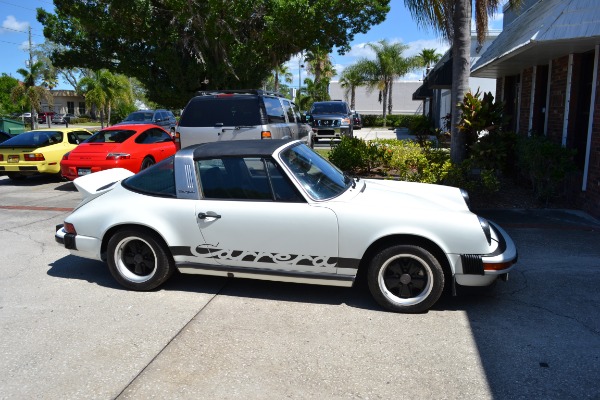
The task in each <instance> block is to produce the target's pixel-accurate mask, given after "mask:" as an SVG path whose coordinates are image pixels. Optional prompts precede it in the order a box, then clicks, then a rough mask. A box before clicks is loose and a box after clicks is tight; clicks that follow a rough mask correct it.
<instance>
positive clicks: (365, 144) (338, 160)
mask: <svg viewBox="0 0 600 400" xmlns="http://www.w3.org/2000/svg"><path fill="white" fill-rule="evenodd" d="M385 156H386V149H385V148H383V147H381V146H380V145H379V144H378V143H377V142H375V141H365V140H363V139H360V138H349V137H345V136H344V137H342V139H341V140H340V142H339V143H338V144H335V145H333V146H332V148H331V151H330V152H329V155H328V157H329V160H330V161H331V162H332V163H333V164H335V165H336V166H337V167H338V168H340V169H341V170H342V171H345V172H351V173H355V174H357V173H364V172H367V173H368V172H371V171H373V170H374V169H375V168H379V167H381V166H382V165H383V164H384V158H385Z"/></svg>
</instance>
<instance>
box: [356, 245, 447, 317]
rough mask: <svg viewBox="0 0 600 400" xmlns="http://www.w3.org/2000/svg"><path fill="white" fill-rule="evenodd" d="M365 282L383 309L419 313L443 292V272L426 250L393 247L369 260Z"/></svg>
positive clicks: (406, 246)
mask: <svg viewBox="0 0 600 400" xmlns="http://www.w3.org/2000/svg"><path fill="white" fill-rule="evenodd" d="M367 281H368V284H369V290H370V292H371V295H372V296H373V298H374V299H375V301H377V302H378V303H379V304H380V305H381V306H383V307H384V308H386V309H388V310H390V311H395V312H401V313H421V312H425V311H427V310H428V309H429V308H431V306H433V305H434V304H435V302H436V301H437V300H438V299H439V298H440V296H441V294H442V292H443V290H444V271H443V269H442V266H441V265H440V263H439V261H438V260H437V259H436V258H435V257H434V256H433V255H432V254H431V253H430V252H429V251H427V250H426V249H424V248H422V247H418V246H412V245H397V246H392V247H388V248H386V249H383V250H382V251H380V252H379V253H378V254H377V255H375V257H373V259H372V260H371V264H370V265H369V270H368V272H367Z"/></svg>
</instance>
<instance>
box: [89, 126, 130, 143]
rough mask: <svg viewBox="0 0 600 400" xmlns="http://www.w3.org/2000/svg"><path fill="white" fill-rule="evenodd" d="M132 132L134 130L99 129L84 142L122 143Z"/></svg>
mask: <svg viewBox="0 0 600 400" xmlns="http://www.w3.org/2000/svg"><path fill="white" fill-rule="evenodd" d="M134 134H135V131H132V130H126V129H111V130H105V131H99V132H97V133H95V134H94V135H93V136H92V137H91V138H89V139H88V140H87V142H86V143H123V142H124V141H126V140H127V139H129V138H130V137H131V136H133V135H134Z"/></svg>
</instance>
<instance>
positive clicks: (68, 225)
mask: <svg viewBox="0 0 600 400" xmlns="http://www.w3.org/2000/svg"><path fill="white" fill-rule="evenodd" d="M63 228H64V230H65V232H67V233H72V234H73V235H77V231H76V230H75V225H73V224H71V223H69V222H65V225H64V226H63Z"/></svg>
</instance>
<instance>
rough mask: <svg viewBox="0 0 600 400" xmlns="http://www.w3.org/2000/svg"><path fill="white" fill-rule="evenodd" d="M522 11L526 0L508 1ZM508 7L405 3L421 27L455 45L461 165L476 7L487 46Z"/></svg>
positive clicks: (422, 0) (431, 0)
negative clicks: (499, 13)
mask: <svg viewBox="0 0 600 400" xmlns="http://www.w3.org/2000/svg"><path fill="white" fill-rule="evenodd" d="M508 2H509V3H510V5H511V6H515V7H518V6H520V5H521V3H522V2H523V0H508ZM503 3H504V1H503V0H404V5H405V6H406V7H407V8H408V9H409V10H410V12H411V14H412V16H413V18H414V19H415V20H416V21H417V23H418V24H419V25H421V26H425V27H431V28H433V29H434V30H436V31H438V32H440V33H441V34H442V35H443V36H444V37H445V38H446V39H448V40H449V41H450V44H451V45H452V98H451V101H452V125H451V135H452V136H451V142H450V158H451V159H452V162H454V163H459V162H461V161H462V160H463V159H464V158H465V154H466V148H465V143H466V140H465V138H464V135H462V134H460V132H459V130H458V125H459V123H460V120H461V116H462V114H461V111H460V108H459V106H458V104H459V103H461V102H462V101H463V100H464V97H465V94H466V93H467V91H468V90H469V75H470V72H471V71H470V57H471V54H470V50H471V13H472V9H473V5H474V6H475V7H474V8H475V28H476V31H477V42H479V43H480V44H483V41H484V40H485V36H486V34H487V28H488V18H489V16H490V15H493V14H494V13H495V12H496V10H498V8H499V7H500V6H501V5H502V4H503Z"/></svg>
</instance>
